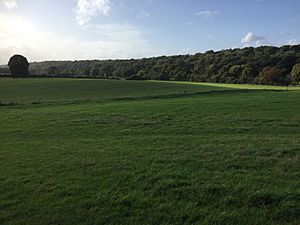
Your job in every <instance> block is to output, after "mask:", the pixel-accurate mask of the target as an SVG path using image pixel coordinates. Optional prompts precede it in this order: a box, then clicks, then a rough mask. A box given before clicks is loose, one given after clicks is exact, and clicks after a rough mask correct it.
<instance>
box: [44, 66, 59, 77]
mask: <svg viewBox="0 0 300 225" xmlns="http://www.w3.org/2000/svg"><path fill="white" fill-rule="evenodd" d="M57 71H58V70H57V67H56V66H50V67H49V68H48V69H47V74H48V76H55V75H56V74H57Z"/></svg>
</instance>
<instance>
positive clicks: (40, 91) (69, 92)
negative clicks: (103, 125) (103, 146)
mask: <svg viewBox="0 0 300 225" xmlns="http://www.w3.org/2000/svg"><path fill="white" fill-rule="evenodd" d="M221 89H224V90H225V89H227V88H221ZM213 90H220V88H219V87H209V86H199V85H186V84H180V83H167V82H156V83H154V82H143V81H114V80H93V79H86V80H83V79H24V80H22V79H17V80H12V79H10V78H2V79H0V101H2V103H31V102H40V101H41V102H58V101H59V102H73V101H86V100H88V101H90V100H92V101H94V100H104V99H112V98H134V97H149V96H158V95H170V94H184V93H197V92H207V91H213Z"/></svg>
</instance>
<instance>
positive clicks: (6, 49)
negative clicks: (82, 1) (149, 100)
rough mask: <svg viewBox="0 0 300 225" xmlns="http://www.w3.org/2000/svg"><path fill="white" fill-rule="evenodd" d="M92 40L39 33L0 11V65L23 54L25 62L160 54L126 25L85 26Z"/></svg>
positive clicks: (83, 29) (132, 28) (27, 23)
mask: <svg viewBox="0 0 300 225" xmlns="http://www.w3.org/2000/svg"><path fill="white" fill-rule="evenodd" d="M81 29H82V31H83V32H85V33H86V34H91V35H92V36H93V37H94V38H95V39H94V41H89V40H82V39H76V38H75V35H72V34H69V35H61V34H58V33H50V32H43V31H41V30H40V29H38V28H37V27H36V26H35V25H34V24H33V23H31V22H30V21H28V20H27V19H25V18H24V17H22V16H19V15H16V14H0V30H1V32H0V64H7V61H8V59H9V57H10V56H12V55H14V54H23V55H25V56H26V57H27V58H28V60H29V61H44V60H80V59H117V58H123V59H124V58H142V57H150V56H155V55H160V54H164V52H163V50H157V49H152V48H151V47H150V46H149V44H148V42H147V41H146V40H145V39H144V38H143V35H142V33H141V32H140V31H138V30H137V29H135V28H134V27H132V26H131V25H128V24H104V25H85V26H82V27H81Z"/></svg>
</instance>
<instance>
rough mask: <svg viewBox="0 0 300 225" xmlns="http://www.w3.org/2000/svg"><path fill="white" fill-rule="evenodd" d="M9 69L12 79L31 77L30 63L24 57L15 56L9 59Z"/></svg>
mask: <svg viewBox="0 0 300 225" xmlns="http://www.w3.org/2000/svg"><path fill="white" fill-rule="evenodd" d="M8 67H9V70H10V74H11V76H12V77H14V78H17V77H23V78H24V77H26V76H28V75H29V70H28V69H29V63H28V61H27V59H26V58H25V57H24V56H22V55H14V56H12V57H11V58H10V59H9V62H8Z"/></svg>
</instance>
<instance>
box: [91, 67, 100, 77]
mask: <svg viewBox="0 0 300 225" xmlns="http://www.w3.org/2000/svg"><path fill="white" fill-rule="evenodd" d="M99 75H100V69H99V68H97V67H94V68H92V69H91V71H90V76H91V77H98V76H99Z"/></svg>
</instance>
